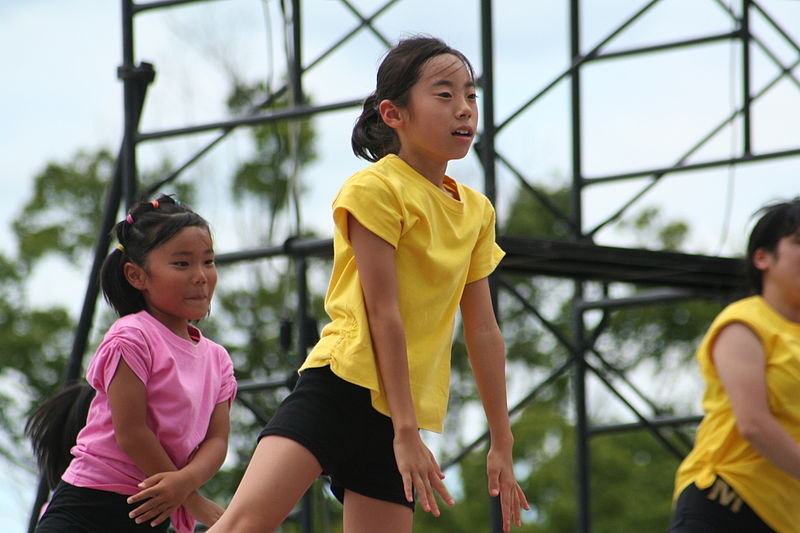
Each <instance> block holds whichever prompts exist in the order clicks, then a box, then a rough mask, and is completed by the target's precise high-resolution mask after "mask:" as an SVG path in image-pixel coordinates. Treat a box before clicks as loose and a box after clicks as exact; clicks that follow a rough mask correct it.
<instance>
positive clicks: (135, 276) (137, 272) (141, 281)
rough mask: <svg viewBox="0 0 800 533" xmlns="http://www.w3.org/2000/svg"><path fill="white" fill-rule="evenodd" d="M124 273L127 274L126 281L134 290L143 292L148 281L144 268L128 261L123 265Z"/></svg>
mask: <svg viewBox="0 0 800 533" xmlns="http://www.w3.org/2000/svg"><path fill="white" fill-rule="evenodd" d="M122 272H123V273H124V274H125V279H127V280H128V283H130V284H131V286H132V287H133V288H134V289H137V290H140V291H143V290H144V289H145V280H146V279H147V273H146V272H145V271H144V269H143V268H142V267H140V266H139V265H137V264H136V263H131V262H130V261H128V262H127V263H125V264H124V265H122Z"/></svg>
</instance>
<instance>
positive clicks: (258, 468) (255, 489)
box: [208, 435, 322, 533]
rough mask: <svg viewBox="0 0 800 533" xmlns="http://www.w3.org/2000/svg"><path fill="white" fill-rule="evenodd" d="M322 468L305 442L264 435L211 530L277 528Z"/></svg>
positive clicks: (236, 532) (250, 532)
mask: <svg viewBox="0 0 800 533" xmlns="http://www.w3.org/2000/svg"><path fill="white" fill-rule="evenodd" d="M321 472H322V467H321V466H320V464H319V462H318V461H317V459H316V458H315V457H314V455H313V454H312V453H311V452H310V451H308V450H307V449H306V448H305V447H304V446H302V445H301V444H299V443H297V442H295V441H293V440H291V439H287V438H284V437H278V436H274V435H270V436H267V437H264V438H263V439H261V440H260V441H259V443H258V446H256V451H255V452H254V453H253V457H252V459H250V464H249V465H248V466H247V471H246V472H245V473H244V477H243V478H242V481H241V483H239V487H238V488H237V489H236V493H235V494H234V495H233V499H232V500H231V503H230V505H228V508H227V509H226V510H225V512H224V513H223V514H222V517H221V518H220V519H219V521H218V522H217V523H216V524H214V526H213V527H212V528H211V529H209V530H208V531H209V533H212V532H214V533H266V532H271V531H275V530H276V529H278V527H279V526H280V525H281V522H283V520H284V519H285V518H286V516H287V515H288V514H289V512H290V511H291V510H292V508H293V507H294V506H295V504H296V503H297V501H298V500H299V499H300V497H301V496H302V495H303V493H304V492H305V491H306V490H308V487H310V486H311V484H312V483H313V482H314V480H315V479H316V478H317V477H318V476H319V475H320V473H321Z"/></svg>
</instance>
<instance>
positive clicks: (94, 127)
mask: <svg viewBox="0 0 800 533" xmlns="http://www.w3.org/2000/svg"><path fill="white" fill-rule="evenodd" d="M645 3H646V2H644V1H643V0H585V1H584V2H583V4H584V8H583V13H582V16H583V24H582V36H581V38H582V42H583V43H584V49H585V50H588V49H590V48H591V47H593V46H594V45H595V44H597V43H599V42H600V41H601V40H603V39H604V38H605V37H606V35H608V33H609V32H610V31H611V30H613V29H615V28H616V27H617V26H618V25H620V24H621V23H622V22H623V21H624V20H625V19H626V18H627V17H629V16H630V15H631V14H632V13H634V12H635V11H637V10H638V9H639V8H640V7H641V6H642V5H644V4H645ZM760 3H761V4H762V5H763V6H764V7H765V10H766V11H767V12H768V13H769V14H771V15H773V16H774V17H775V19H776V20H777V21H778V22H779V23H780V25H781V26H782V28H783V29H785V30H787V31H788V32H789V33H791V34H792V35H793V37H794V39H795V40H796V41H798V40H800V2H798V1H796V0H763V1H762V2H760ZM354 4H355V5H357V6H366V7H365V8H364V9H363V12H364V14H371V12H372V9H374V8H373V7H370V6H374V5H375V4H378V2H377V1H375V2H373V1H367V0H363V1H361V2H354ZM568 4H569V2H566V1H561V0H536V1H528V0H496V2H495V37H496V39H495V62H496V72H495V82H496V86H497V89H496V100H495V101H496V106H497V113H496V114H497V118H498V122H500V121H503V120H504V119H505V118H506V117H508V116H509V115H510V114H511V113H513V112H514V111H515V110H516V109H517V108H518V107H519V106H520V105H521V104H522V103H523V102H525V101H526V100H528V99H529V98H530V97H532V96H533V95H534V94H536V93H537V92H538V91H540V90H541V89H542V88H544V87H545V86H547V85H548V84H549V83H550V81H551V80H553V79H555V78H556V77H557V76H558V75H559V74H561V73H562V72H563V71H564V69H565V68H566V66H567V65H568V63H569V52H568V51H569V47H568V46H569V45H568V42H569V41H568V38H567V28H568V19H567V6H568ZM720 4H732V5H734V6H735V8H736V9H738V6H739V5H740V2H738V1H737V2H716V1H714V0H662V1H661V2H660V4H658V5H657V6H656V7H654V8H653V9H652V10H650V11H649V12H648V13H647V14H646V15H645V16H644V17H642V19H641V20H639V21H637V22H636V23H635V24H634V25H632V26H631V27H630V28H629V29H628V30H626V31H625V32H623V33H622V34H621V35H620V36H619V37H618V38H617V39H615V40H614V41H612V42H611V43H609V45H608V47H607V48H606V49H605V51H614V50H624V49H626V48H630V47H636V46H642V45H651V44H657V43H662V42H667V41H670V40H674V39H688V38H694V37H698V36H701V35H706V34H715V33H724V32H727V31H731V30H732V29H733V23H732V22H731V19H730V17H728V16H727V15H726V14H725V12H724V10H723V9H722V8H721V7H720ZM277 5H278V2H276V1H275V0H271V1H267V0H263V1H258V0H226V1H225V2H222V1H220V2H203V3H200V4H198V5H196V6H184V7H180V8H174V9H170V10H160V11H157V12H152V13H145V14H143V15H142V16H141V17H139V18H137V24H136V51H137V61H148V62H151V63H153V64H154V65H155V68H156V71H157V77H156V81H155V83H154V84H153V85H152V87H151V90H150V92H149V93H148V99H147V102H146V106H145V112H144V115H143V119H142V129H143V130H145V131H152V130H158V129H162V128H172V127H177V126H181V125H186V124H197V123H202V122H205V121H212V120H218V119H223V118H226V117H227V114H226V111H225V103H224V102H225V97H226V92H227V89H228V87H229V82H230V79H231V78H230V73H235V75H236V76H239V77H241V78H242V79H245V80H247V81H256V80H269V81H270V82H271V83H272V84H273V86H277V85H278V84H280V82H281V76H282V73H283V72H284V65H285V58H284V51H283V43H282V33H281V32H282V21H281V19H280V13H279V11H278V9H277ZM304 5H305V6H307V7H306V8H305V9H304V11H303V14H302V15H303V22H304V25H305V26H304V35H303V57H304V62H305V63H306V64H307V63H308V62H310V61H311V60H313V59H315V58H316V57H318V56H319V55H320V54H321V53H322V52H323V51H324V50H326V49H327V47H328V46H330V44H331V43H333V42H334V41H335V40H337V39H338V38H339V37H341V36H343V35H344V34H345V33H347V32H348V31H349V30H351V29H352V28H354V27H355V26H356V24H357V21H356V19H355V18H354V16H353V14H352V13H350V12H349V11H348V10H347V9H346V8H344V7H343V6H342V5H341V3H340V2H338V1H336V0H306V1H305V2H304ZM312 6H313V7H312ZM454 6H457V7H454ZM478 14H479V4H478V2H477V0H471V1H467V0H464V1H459V2H452V1H450V0H438V1H437V0H402V1H400V2H398V4H397V5H396V6H394V7H392V8H391V9H390V10H389V11H387V12H386V14H385V15H383V16H382V17H381V18H380V19H379V21H378V22H377V24H376V26H377V27H378V29H379V30H380V31H381V33H382V34H384V35H385V36H386V37H387V38H388V39H390V40H392V41H393V40H396V39H397V38H398V37H400V36H403V35H408V34H414V33H428V34H433V35H436V36H439V37H442V38H444V39H445V40H446V41H448V42H449V43H450V44H452V45H453V46H455V47H456V48H459V49H461V50H462V51H463V52H465V53H466V54H467V55H468V56H469V57H470V58H471V59H472V60H473V62H474V63H475V65H476V68H477V70H478V71H479V72H480V71H481V58H480V28H479V19H478ZM752 22H753V31H754V33H755V34H756V36H758V37H759V38H760V39H763V41H764V42H765V43H766V44H767V46H769V47H770V49H771V50H772V51H773V52H774V53H775V54H777V55H778V56H779V58H780V60H781V61H782V62H783V63H784V64H787V65H788V64H791V63H792V62H794V61H796V60H797V59H798V57H800V56H799V55H798V51H797V50H796V49H794V48H792V47H791V46H789V45H787V44H786V43H785V41H783V40H782V39H781V38H780V37H779V36H778V35H777V33H776V32H775V31H774V30H773V29H772V28H771V27H769V26H768V25H767V24H766V23H765V21H764V20H763V18H761V17H760V15H758V14H755V13H754V14H753V16H752ZM119 27H120V15H119V2H114V1H111V0H70V1H69V2H64V1H59V0H26V1H24V2H21V1H16V2H14V1H10V0H0V65H2V67H3V72H4V74H5V75H4V82H3V83H2V84H0V124H2V127H0V197H2V198H3V200H4V206H5V207H4V209H2V210H0V251H2V252H3V253H11V252H12V251H13V249H14V243H13V241H11V234H10V232H9V228H8V223H9V221H10V220H11V218H13V217H14V216H15V215H16V214H17V212H18V211H19V209H21V206H22V204H23V202H25V201H26V199H27V198H28V197H29V195H30V194H31V186H32V182H33V177H34V176H35V175H36V173H37V172H39V171H41V170H42V169H43V168H44V165H45V164H46V163H47V162H50V161H56V162H66V161H68V160H69V159H70V158H71V157H72V156H73V155H74V154H75V153H76V152H77V151H78V150H96V149H98V148H100V147H107V148H109V149H110V150H112V151H116V150H117V148H118V145H119V142H120V132H121V128H122V126H121V124H122V118H121V117H122V88H121V84H120V83H119V82H118V81H117V79H116V68H117V66H118V65H119V64H120V62H121V52H120V49H121V43H120V29H119ZM384 51H385V49H384V47H383V45H382V44H381V42H380V41H379V40H378V39H377V38H376V37H375V36H374V35H373V34H371V33H369V32H366V31H362V32H361V33H360V34H358V35H357V36H356V37H355V38H354V39H352V40H351V41H349V42H348V43H347V44H345V45H344V46H342V47H341V48H340V49H338V50H337V51H336V52H335V53H333V54H331V56H330V57H329V58H328V59H326V60H325V62H323V63H321V64H320V65H319V66H318V67H316V68H314V69H313V70H312V71H311V72H309V73H308V75H307V77H306V79H305V80H304V83H305V89H306V91H307V92H308V93H309V94H310V95H311V97H312V99H313V101H314V102H315V103H319V104H325V103H334V102H338V101H344V100H351V99H355V98H362V97H363V96H365V95H366V94H367V93H368V92H370V91H371V90H372V83H373V80H374V73H375V69H376V67H377V64H378V62H379V61H380V58H381V56H382V54H383V53H384ZM738 54H739V47H738V45H732V44H731V43H729V42H720V43H715V44H708V45H704V46H700V47H693V48H684V49H681V50H675V51H669V52H662V53H658V54H648V55H645V56H637V57H631V58H625V59H619V60H607V61H602V62H596V63H594V64H592V65H589V66H587V68H586V69H585V70H584V73H583V76H584V77H583V97H584V136H583V143H584V151H585V152H584V162H583V163H584V172H585V173H586V175H588V176H602V175H606V174H609V173H613V172H624V171H630V170H637V169H642V168H654V167H659V166H665V165H670V164H672V163H674V162H675V161H677V160H678V159H679V158H680V156H681V155H682V154H683V152H684V151H685V150H687V149H688V148H689V147H690V146H692V145H693V144H694V143H695V142H696V141H697V140H698V139H700V138H701V137H703V136H704V135H705V134H706V133H707V132H708V131H709V130H710V129H712V128H713V127H715V126H716V125H717V124H719V123H720V122H721V121H722V120H723V119H724V118H725V117H726V116H727V115H728V114H729V113H731V111H732V110H733V109H735V108H736V106H737V105H739V104H740V103H741V94H740V92H739V88H740V75H741V68H740V64H739V59H738ZM753 66H754V68H753V90H754V91H757V90H759V89H761V88H762V87H763V86H764V85H765V84H766V83H767V82H768V81H769V80H770V79H772V78H773V77H774V76H775V75H776V74H777V73H778V72H779V69H778V67H776V66H775V65H774V64H773V63H772V62H771V61H770V60H768V59H767V58H766V56H765V55H764V53H763V52H761V51H760V50H759V49H758V48H757V47H756V46H754V47H753ZM794 74H795V76H796V77H798V78H800V69H797V68H795V70H794ZM568 102H569V86H568V84H567V83H564V82H562V83H561V84H559V85H558V86H556V88H555V89H554V90H553V91H551V92H550V93H548V95H547V96H546V97H545V98H543V99H542V100H541V101H539V102H538V103H537V104H536V105H535V106H533V107H531V108H530V109H529V110H527V111H526V112H524V113H523V114H522V115H521V116H520V118H519V119H518V120H516V121H514V122H513V123H512V124H511V125H509V126H508V127H507V128H506V129H504V130H503V131H502V133H501V134H500V136H499V138H498V147H499V151H500V152H501V153H502V154H503V155H504V157H507V158H508V159H510V160H511V161H512V162H513V163H514V164H515V165H516V166H517V167H518V168H519V169H521V170H522V171H523V172H524V173H525V174H526V175H527V176H529V177H530V178H531V180H532V181H533V182H535V183H537V184H540V185H544V186H553V185H556V184H564V183H566V181H565V180H566V179H567V178H566V177H567V176H569V175H570V163H569V161H570V153H569V124H570V119H569V115H568ZM355 117H356V111H355V110H346V111H341V112H336V113H331V114H327V115H324V116H320V117H317V118H316V119H315V121H314V126H315V129H316V131H317V150H318V152H319V158H318V160H317V161H316V162H315V163H314V164H313V165H312V166H311V167H309V168H308V169H306V170H304V171H303V175H302V181H303V184H304V185H305V186H306V188H307V189H308V192H307V193H306V195H305V196H304V199H303V207H302V210H301V211H302V213H303V223H304V225H305V226H307V227H310V228H313V229H315V230H317V231H318V232H319V234H321V235H330V224H329V216H330V215H329V209H328V206H329V204H330V201H331V199H332V197H333V194H334V193H335V191H336V189H337V188H338V187H339V185H340V184H341V183H342V181H343V180H344V179H346V178H347V176H348V175H349V174H351V173H352V172H354V171H356V170H357V169H359V168H362V167H363V166H364V163H363V162H362V161H359V160H357V159H355V157H353V156H352V153H351V152H350V148H349V131H350V128H351V126H352V123H353V121H354V119H355ZM798 124H800V89H798V86H797V85H796V84H795V83H794V82H791V81H789V80H784V81H783V82H781V83H779V84H777V85H776V86H775V88H774V89H773V90H772V91H770V92H769V93H768V94H767V95H765V97H764V98H763V99H762V100H760V101H759V102H757V103H756V104H754V106H753V133H754V143H753V146H754V150H755V151H756V152H771V151H778V150H785V149H790V148H797V147H800V128H799V127H798V126H797V125H798ZM210 137H212V136H211V135H208V134H206V135H197V136H191V137H186V138H181V139H177V140H172V141H169V142H164V143H148V144H146V145H143V146H142V147H141V148H140V151H139V155H140V162H141V163H142V165H143V166H147V165H148V164H151V165H152V164H154V163H155V162H156V161H158V160H160V159H161V158H162V157H169V158H170V159H171V160H172V161H173V162H175V163H179V162H183V160H184V159H185V157H186V156H187V155H188V154H191V153H193V151H194V150H196V149H197V148H199V147H201V146H202V145H203V144H204V143H205V142H207V140H208V139H209V138H210ZM740 146H741V139H740V136H739V134H738V132H737V131H734V130H731V129H728V130H726V131H723V133H722V135H720V136H718V137H717V138H716V140H715V141H713V142H711V143H709V145H708V146H707V147H706V148H705V149H704V150H702V151H701V152H699V153H698V154H697V155H696V156H695V157H694V158H693V159H692V160H693V161H695V162H696V161H703V160H709V159H724V158H727V157H731V156H736V155H738V154H739V153H740ZM251 154H252V152H251V146H250V143H249V140H248V138H247V135H246V132H244V131H242V132H240V133H238V134H235V135H232V136H230V139H229V140H227V141H226V142H224V143H223V144H222V146H220V147H219V149H218V150H216V151H215V152H214V153H213V154H212V155H209V156H208V157H206V158H204V159H203V160H202V161H201V163H200V165H198V167H197V168H195V169H193V170H192V172H190V173H188V174H187V177H186V179H195V180H198V181H199V182H200V183H201V198H200V205H198V206H195V207H196V208H197V209H198V211H200V212H201V213H202V214H203V215H204V216H206V218H208V219H209V220H210V221H211V223H212V224H213V225H214V227H215V230H216V232H217V242H216V247H217V249H218V250H219V251H223V252H224V251H230V250H235V249H239V248H241V247H243V246H246V245H249V244H255V243H253V242H252V241H250V240H248V235H252V234H254V233H256V232H253V231H251V229H252V225H253V224H263V221H261V220H260V218H259V215H260V214H259V213H258V212H256V211H255V210H254V209H252V208H251V209H250V211H248V210H245V211H244V212H243V211H241V210H240V209H235V208H233V203H232V202H231V201H230V198H229V191H228V189H227V185H226V184H227V179H228V175H229V174H228V173H229V172H230V169H231V168H233V167H234V166H235V165H236V164H237V163H238V162H240V161H242V160H246V159H247V158H248V157H249V156H250V155H251ZM799 170H800V158H797V157H794V158H785V159H782V160H775V161H773V162H770V163H760V164H749V165H741V166H738V167H736V168H735V169H716V170H709V171H704V172H691V173H689V172H687V173H681V174H680V175H676V176H675V177H674V178H669V179H665V180H662V182H661V183H660V184H659V185H658V186H657V187H655V188H654V189H653V190H652V191H651V192H650V193H648V194H647V195H645V196H644V198H643V199H642V202H641V204H640V205H639V208H641V207H645V206H657V207H659V208H660V209H661V210H662V211H663V212H664V214H665V215H664V216H665V217H667V218H670V219H675V218H680V219H683V220H686V221H688V222H689V223H690V226H691V227H692V233H691V238H690V242H689V244H688V246H687V250H686V251H690V252H698V253H718V252H721V253H723V254H728V255H732V254H737V253H739V252H740V251H741V247H742V243H743V236H744V234H745V233H746V231H747V230H748V220H749V216H750V214H751V213H752V212H753V211H754V210H755V209H756V208H757V207H759V206H760V205H762V204H763V203H765V202H768V201H771V200H773V199H775V198H779V197H788V196H793V195H797V194H798V192H800V187H798V183H800V172H798V171H799ZM450 174H451V175H452V176H453V177H454V178H456V179H457V180H460V181H462V182H464V183H466V184H468V185H471V186H473V187H476V188H478V189H481V188H482V181H481V176H480V172H479V170H478V166H477V163H476V161H475V158H474V157H473V156H472V155H470V156H468V158H467V159H465V160H464V161H460V162H457V163H454V164H452V165H451V168H450ZM644 183H646V181H645V180H632V181H626V182H624V183H619V184H613V185H606V186H595V187H592V188H590V189H588V190H587V192H586V194H585V196H584V202H585V206H586V209H585V217H586V220H587V227H589V226H591V225H592V224H593V223H596V222H597V221H599V220H602V219H603V217H604V216H605V215H608V214H609V213H610V212H611V211H613V209H614V207H616V206H618V205H620V203H621V199H623V198H627V197H629V196H631V195H633V194H635V193H636V192H637V191H638V190H639V189H640V188H641V187H642V186H643V185H644ZM498 190H499V198H498V211H499V212H500V214H501V215H502V213H503V212H504V208H505V207H506V206H507V205H508V200H509V199H510V197H511V196H512V195H513V194H515V186H514V181H513V179H512V178H511V176H510V175H509V174H508V173H507V172H504V171H502V169H501V171H500V181H499V184H498ZM167 192H168V191H167ZM65 222H67V221H65ZM287 224H288V222H287ZM726 236H727V237H726ZM630 239H631V236H630V235H626V234H625V233H624V232H620V231H612V230H609V231H607V232H603V233H601V234H599V235H598V241H599V242H600V243H601V244H620V245H625V244H627V243H629V242H630ZM48 268H49V269H50V270H47V273H46V274H45V273H39V275H38V276H37V277H36V278H34V282H33V283H32V285H31V287H30V292H31V294H30V297H31V300H32V302H33V303H34V304H42V305H45V304H50V303H53V302H56V303H61V304H63V305H65V306H67V307H68V308H69V309H71V310H73V311H74V312H75V313H77V309H78V308H79V305H80V301H79V298H80V297H76V295H75V289H74V288H75V287H82V286H83V284H84V283H85V274H86V272H85V265H77V267H70V266H67V265H62V264H59V263H55V264H50V265H49V266H48ZM53 269H58V272H59V274H60V275H63V276H64V277H65V278H66V282H63V283H62V282H60V283H58V284H55V285H54V284H52V283H49V279H48V278H50V277H51V273H52V272H53ZM80 293H82V289H81V290H80V291H79V293H78V294H80ZM26 454H27V450H21V451H20V460H21V461H23V462H24V461H29V460H30V459H29V458H28V457H26ZM3 469H4V470H6V471H9V472H11V475H10V477H11V478H12V482H11V483H0V490H2V491H3V492H0V523H3V524H13V525H15V526H16V527H18V528H23V527H24V525H23V524H24V523H25V521H26V519H27V512H28V506H29V502H30V501H31V500H32V497H33V494H32V491H33V488H32V487H33V476H32V475H30V474H28V473H26V472H25V471H24V469H20V468H14V467H11V468H10V470H9V469H6V468H3ZM8 489H11V490H10V492H9V491H8ZM20 509H22V512H20ZM4 530H5V529H4ZM9 530H10V529H9ZM20 530H21V529H20Z"/></svg>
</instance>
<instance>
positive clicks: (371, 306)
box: [347, 215, 453, 516]
mask: <svg viewBox="0 0 800 533" xmlns="http://www.w3.org/2000/svg"><path fill="white" fill-rule="evenodd" d="M347 224H348V227H349V229H350V235H349V236H350V242H351V244H352V246H353V252H354V254H355V258H356V267H357V268H358V275H359V277H360V279H361V288H362V291H363V293H364V303H365V305H366V309H367V317H368V319H369V330H370V335H371V337H372V345H373V348H374V351H375V358H376V362H377V364H378V369H379V371H380V376H381V385H382V386H383V389H384V392H385V394H386V400H387V402H388V404H389V411H390V412H391V414H392V425H393V427H394V434H395V436H394V450H395V458H396V459H397V467H398V469H399V470H400V475H401V476H402V477H403V485H404V487H405V492H406V499H408V501H412V494H413V490H414V489H416V492H417V495H418V496H419V499H420V504H421V505H422V508H423V509H424V510H425V511H430V512H432V513H433V514H434V515H436V516H439V508H438V506H437V504H436V498H435V497H434V495H433V491H436V492H438V493H439V494H440V495H441V496H442V498H444V500H445V501H446V502H447V503H449V504H451V505H452V503H453V499H452V497H451V496H450V494H449V493H448V492H447V489H446V488H445V486H444V484H443V483H442V481H441V480H442V478H443V477H444V475H443V474H442V472H441V470H440V469H439V465H438V464H437V463H436V459H435V458H434V457H433V454H431V452H430V450H428V448H427V446H425V444H424V443H423V442H422V439H421V438H420V435H419V429H418V426H417V416H416V414H415V412H414V403H413V400H412V397H411V383H410V377H409V372H408V355H407V353H406V338H405V330H404V326H403V319H402V317H401V316H400V300H399V288H398V284H397V266H396V257H395V249H394V247H392V245H391V244H389V243H387V242H386V241H384V240H383V239H381V238H380V237H378V236H377V235H375V234H374V233H372V232H371V231H369V230H368V229H366V228H365V227H364V226H362V225H361V223H359V222H358V221H357V220H356V219H355V217H353V216H352V215H348V217H347Z"/></svg>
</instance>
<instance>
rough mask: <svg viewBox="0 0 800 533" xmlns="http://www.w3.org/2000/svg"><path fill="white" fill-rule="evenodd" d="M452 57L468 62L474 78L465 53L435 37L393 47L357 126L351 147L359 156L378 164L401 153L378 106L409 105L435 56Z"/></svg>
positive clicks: (413, 39)
mask: <svg viewBox="0 0 800 533" xmlns="http://www.w3.org/2000/svg"><path fill="white" fill-rule="evenodd" d="M442 54H452V55H454V56H456V57H457V58H459V59H460V60H461V61H463V62H464V65H466V67H467V68H468V69H469V73H470V76H472V77H473V78H474V77H475V72H474V70H473V68H472V64H471V63H470V62H469V60H468V59H467V58H466V56H465V55H464V54H462V53H461V52H459V51H458V50H456V49H454V48H451V47H450V46H448V45H446V44H445V43H444V42H443V41H441V40H439V39H436V38H434V37H425V36H418V37H412V38H409V39H404V40H402V41H400V42H399V43H397V45H396V46H395V47H394V48H392V49H391V50H390V51H389V53H388V54H386V57H384V58H383V61H382V62H381V65H380V67H378V75H377V81H376V83H375V91H374V92H373V93H372V94H370V95H369V96H368V97H367V99H366V100H364V108H363V109H362V111H361V115H360V116H359V117H358V120H356V123H355V126H353V134H352V136H351V137H350V144H351V146H352V147H353V152H354V153H355V154H356V156H358V157H361V158H363V159H366V160H367V161H373V162H374V161H377V160H379V159H380V158H382V157H383V156H385V155H388V154H396V153H397V152H398V151H399V150H400V139H398V137H397V133H395V131H394V130H393V129H392V128H390V127H389V126H387V125H386V123H384V122H383V119H382V118H381V114H380V111H379V110H378V104H380V103H381V102H382V101H383V100H390V101H391V102H393V103H394V104H396V105H398V106H401V107H402V106H406V105H408V93H409V91H411V87H413V86H414V84H415V83H417V81H418V80H419V75H420V71H421V70H422V67H423V65H424V64H425V63H426V62H427V61H428V60H430V59H431V58H433V57H436V56H439V55H442Z"/></svg>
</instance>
